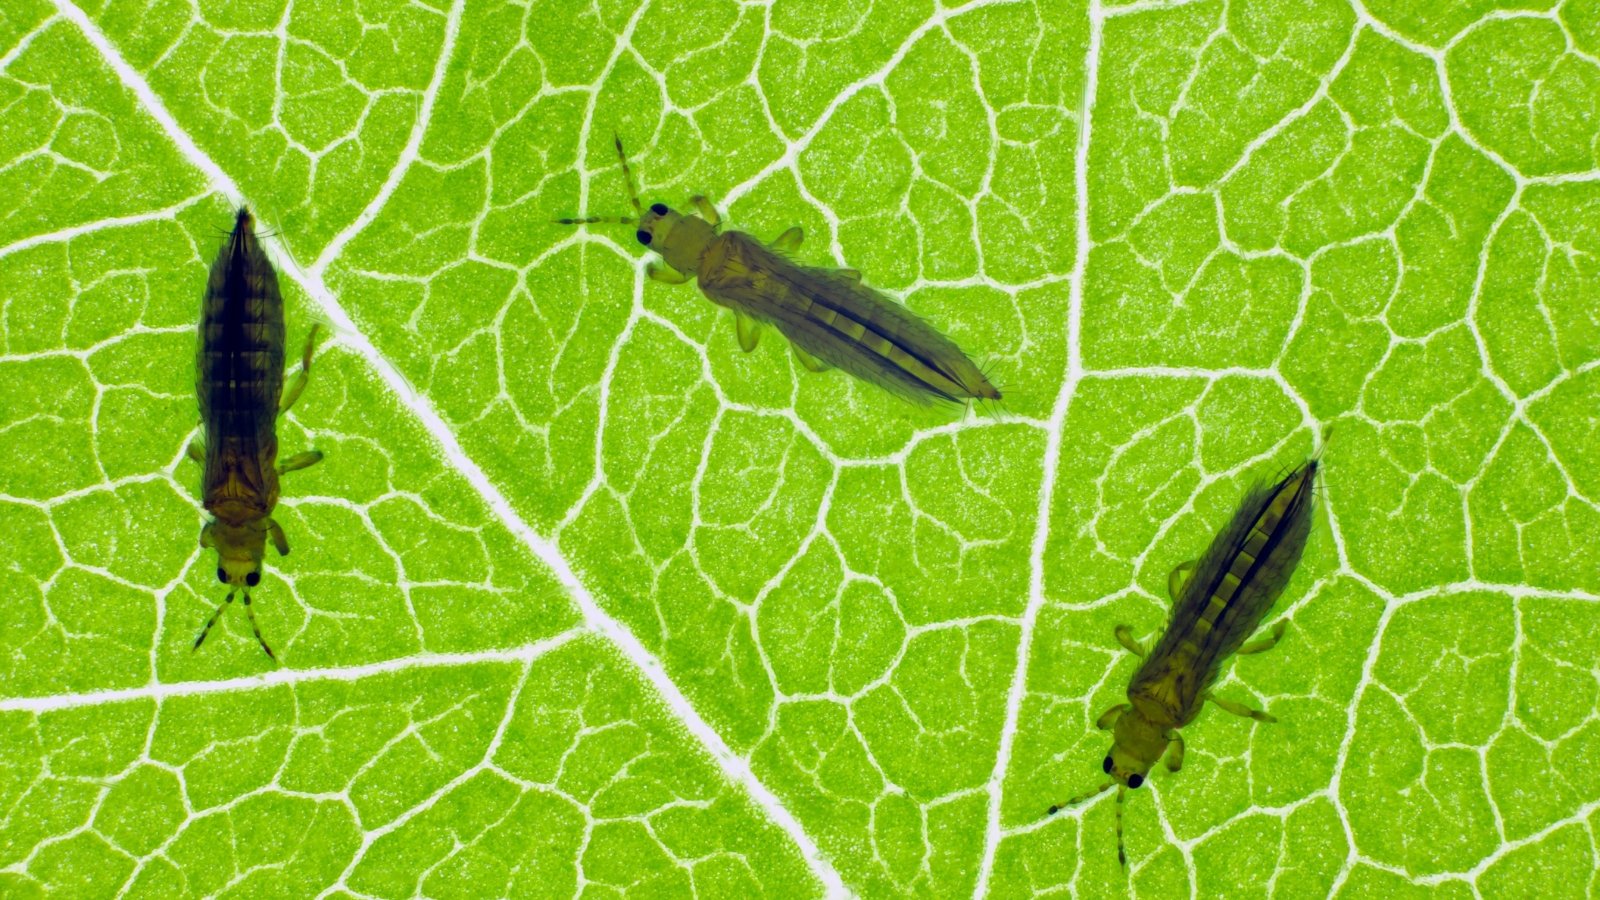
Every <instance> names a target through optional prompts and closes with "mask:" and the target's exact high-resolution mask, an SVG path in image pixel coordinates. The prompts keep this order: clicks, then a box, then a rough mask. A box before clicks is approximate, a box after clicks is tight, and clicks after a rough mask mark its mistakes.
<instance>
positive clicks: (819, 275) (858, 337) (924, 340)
mask: <svg viewBox="0 0 1600 900" xmlns="http://www.w3.org/2000/svg"><path fill="white" fill-rule="evenodd" d="M721 240H722V241H723V242H727V244H729V246H728V247H727V249H726V257H725V260H724V263H723V265H722V266H721V267H720V269H721V271H718V272H717V273H715V274H714V276H713V277H710V278H705V277H703V278H701V280H700V286H701V288H702V289H703V290H705V292H706V294H707V296H709V297H711V299H712V300H714V301H716V302H717V303H719V304H721V305H724V306H729V307H732V308H733V309H735V310H737V311H742V312H745V313H746V314H748V315H750V316H752V317H754V318H756V319H759V320H761V321H764V322H768V323H770V324H772V325H773V326H775V327H776V328H777V329H778V330H779V331H780V332H782V333H783V336H784V337H786V338H788V339H789V341H790V342H791V343H793V344H794V345H795V346H796V347H798V348H799V349H801V350H803V351H805V352H806V353H808V354H810V355H811V356H813V357H816V358H817V359H818V360H821V361H822V362H823V363H826V364H827V365H830V366H834V367H837V368H839V369H842V370H844V371H845V372H848V373H849V374H851V375H853V376H855V377H857V378H859V379H861V380H862V381H866V382H868V383H871V384H875V385H878V386H879V387H882V388H883V389H885V390H887V391H889V392H891V393H894V394H896V395H898V396H901V397H904V398H906V399H908V400H911V401H913V402H917V403H930V402H936V401H952V402H961V401H963V400H966V399H968V398H970V397H984V398H998V397H999V396H1000V395H999V392H998V391H995V389H994V387H993V386H992V385H990V384H989V381H988V379H986V378H985V377H984V376H983V373H982V372H980V371H979V370H978V367H977V366H976V365H974V364H973V363H972V361H971V360H970V359H968V358H967V355H966V354H965V353H963V352H962V351H961V348H960V347H959V346H957V345H956V343H955V341H952V340H951V339H950V338H948V337H946V336H944V335H943V334H940V333H939V332H938V331H937V330H935V329H934V328H933V327H932V326H931V325H929V324H928V323H926V322H924V321H922V320H921V319H920V318H918V317H917V316H916V315H915V314H914V313H912V312H911V311H910V310H908V309H906V308H905V307H903V306H901V305H900V304H898V303H895V302H894V301H892V300H890V299H889V298H888V297H886V296H884V295H883V294H882V293H879V292H878V291H875V290H873V289H872V288H869V287H867V286H866V285H864V284H862V283H861V282H860V281H859V280H856V279H855V278H852V277H850V276H848V275H846V274H844V273H842V272H839V271H837V270H834V269H821V268H809V267H803V266H797V265H795V264H794V263H792V262H790V261H789V260H788V259H787V258H785V257H783V256H782V255H780V254H778V253H775V252H773V251H771V250H769V249H768V248H766V247H764V246H762V245H760V244H758V243H757V242H755V241H754V240H753V239H751V238H749V237H747V236H745V235H741V234H738V233H728V234H724V235H723V236H722V238H721Z"/></svg>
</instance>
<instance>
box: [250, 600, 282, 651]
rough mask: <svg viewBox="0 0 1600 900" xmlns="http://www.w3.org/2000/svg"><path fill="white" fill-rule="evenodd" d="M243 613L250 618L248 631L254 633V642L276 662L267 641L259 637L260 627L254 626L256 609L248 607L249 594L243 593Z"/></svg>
mask: <svg viewBox="0 0 1600 900" xmlns="http://www.w3.org/2000/svg"><path fill="white" fill-rule="evenodd" d="M244 612H245V615H247V616H249V617H250V630H251V631H254V632H255V633H256V641H257V642H258V643H260V644H261V649H263V650H265V651H267V656H268V657H269V658H270V659H271V660H272V661H273V662H277V661H278V655H277V654H276V653H273V652H272V648H271V647H268V646H267V639H266V638H264V637H262V636H261V626H260V625H257V624H256V608H255V607H254V606H251V605H250V592H249V591H245V592H244Z"/></svg>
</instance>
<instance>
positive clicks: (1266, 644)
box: [1233, 619, 1288, 656]
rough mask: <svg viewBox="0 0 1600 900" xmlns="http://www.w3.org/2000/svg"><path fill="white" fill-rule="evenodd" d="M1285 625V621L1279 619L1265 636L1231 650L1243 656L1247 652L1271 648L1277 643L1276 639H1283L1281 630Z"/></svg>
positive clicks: (1261, 651)
mask: <svg viewBox="0 0 1600 900" xmlns="http://www.w3.org/2000/svg"><path fill="white" fill-rule="evenodd" d="M1287 625H1288V623H1287V622H1285V621H1284V620H1282V619H1279V620H1278V621H1277V622H1276V623H1274V624H1273V626H1272V631H1271V633H1269V634H1268V635H1267V636H1266V637H1264V638H1262V639H1260V640H1258V641H1251V642H1250V643H1248V644H1245V645H1244V646H1243V647H1240V648H1239V649H1237V650H1235V651H1233V652H1234V653H1237V654H1239V655H1240V656H1244V655H1245V654H1248V653H1263V652H1265V651H1267V650H1271V649H1272V648H1273V647H1276V646H1277V645H1278V641H1281V640H1283V630H1284V628H1285V627H1286V626H1287Z"/></svg>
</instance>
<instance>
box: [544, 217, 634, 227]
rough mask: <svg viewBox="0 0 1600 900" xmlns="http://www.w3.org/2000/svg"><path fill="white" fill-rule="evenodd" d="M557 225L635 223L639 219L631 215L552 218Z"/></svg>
mask: <svg viewBox="0 0 1600 900" xmlns="http://www.w3.org/2000/svg"><path fill="white" fill-rule="evenodd" d="M550 221H552V222H554V223H556V224H557V225H594V224H596V223H599V222H604V223H606V224H608V225H633V224H635V223H637V222H638V221H639V220H638V219H635V218H633V217H631V216H584V217H583V218H581V219H551V220H550Z"/></svg>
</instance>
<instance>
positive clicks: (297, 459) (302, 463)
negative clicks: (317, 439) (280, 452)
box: [278, 450, 322, 475]
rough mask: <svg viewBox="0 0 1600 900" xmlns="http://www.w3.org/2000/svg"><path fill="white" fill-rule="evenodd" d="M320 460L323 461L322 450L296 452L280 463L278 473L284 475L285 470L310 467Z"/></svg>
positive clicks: (292, 470) (291, 470)
mask: <svg viewBox="0 0 1600 900" xmlns="http://www.w3.org/2000/svg"><path fill="white" fill-rule="evenodd" d="M319 462H322V451H321V450H307V451H306V452H304V453H296V454H295V455H293V456H291V457H289V458H288V459H286V460H284V461H283V462H281V463H279V464H278V474H279V475H282V474H283V473H285V472H294V471H298V470H300V469H305V468H309V467H311V466H314V465H316V464H317V463H319Z"/></svg>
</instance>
